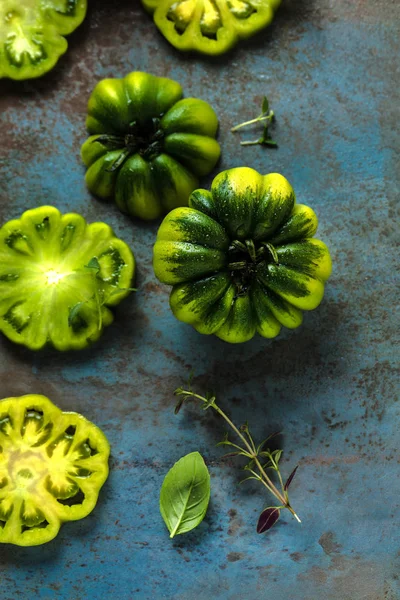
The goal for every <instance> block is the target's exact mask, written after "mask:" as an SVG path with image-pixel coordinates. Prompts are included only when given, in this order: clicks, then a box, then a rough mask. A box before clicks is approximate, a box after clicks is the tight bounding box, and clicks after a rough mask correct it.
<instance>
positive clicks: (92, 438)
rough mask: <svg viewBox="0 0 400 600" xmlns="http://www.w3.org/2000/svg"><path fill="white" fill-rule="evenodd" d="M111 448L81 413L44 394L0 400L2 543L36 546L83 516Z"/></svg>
mask: <svg viewBox="0 0 400 600" xmlns="http://www.w3.org/2000/svg"><path fill="white" fill-rule="evenodd" d="M109 454H110V446H109V443H108V441H107V438H106V437H105V435H104V434H103V432H102V431H101V430H100V429H99V428H98V427H97V426H96V425H94V424H93V423H91V422H90V421H88V420H87V419H85V417H83V416H82V415H80V414H78V413H74V412H62V411H61V410H60V409H59V408H57V406H55V405H54V404H53V403H52V402H51V401H50V400H49V399H48V398H46V397H45V396H40V395H35V394H30V395H27V396H21V397H19V398H6V399H4V400H1V401H0V543H8V544H16V545H18V546H37V545H39V544H44V543H46V542H49V541H50V540H52V539H53V538H54V537H55V536H56V535H57V533H58V531H59V529H60V526H61V524H62V523H64V522H66V521H76V520H78V519H83V518H84V517H86V516H87V515H88V514H89V513H90V512H91V511H92V510H93V509H94V507H95V506H96V502H97V499H98V495H99V491H100V489H101V487H102V485H103V484H104V482H105V481H106V479H107V476H108V458H109Z"/></svg>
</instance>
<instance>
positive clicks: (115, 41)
mask: <svg viewBox="0 0 400 600" xmlns="http://www.w3.org/2000/svg"><path fill="white" fill-rule="evenodd" d="M399 19H400V10H399V4H398V3H396V2H391V3H390V2H387V1H384V0H354V1H353V2H350V3H349V2H347V0H336V1H335V2H331V1H330V0H322V2H321V1H318V2H317V1H316V0H308V1H305V0H304V1H299V0H287V2H284V4H283V6H282V8H281V10H280V11H279V13H278V16H277V18H276V21H275V23H274V25H273V26H272V27H271V28H270V29H269V30H268V32H266V33H263V34H261V35H260V36H259V37H258V38H256V39H255V40H252V41H250V42H248V43H246V44H242V45H241V46H240V47H238V48H237V50H235V51H234V52H233V53H232V54H230V55H229V56H226V57H222V58H221V59H217V60H215V59H214V60H209V59H204V58H201V57H185V56H183V55H181V54H179V53H178V52H176V51H175V50H174V49H173V48H171V47H170V46H169V45H168V44H167V43H166V42H165V41H164V40H163V38H162V37H161V36H160V35H159V34H158V32H157V30H156V29H155V28H154V26H153V24H152V22H151V20H150V19H149V17H148V16H147V15H146V14H144V12H143V11H142V9H141V7H140V5H139V3H136V4H135V3H133V2H131V1H130V0H129V1H128V0H121V1H119V2H112V3H108V2H105V1H103V2H100V0H99V1H98V2H93V3H92V8H91V11H90V14H89V16H88V19H87V21H86V23H85V25H84V26H83V27H82V28H81V30H80V31H79V32H77V33H76V34H74V35H73V36H72V37H71V38H70V50H69V53H68V55H67V56H66V57H64V59H63V60H62V61H61V62H60V64H59V66H58V67H57V68H56V69H55V70H54V71H53V72H52V73H51V74H49V75H48V76H46V77H45V78H44V79H42V80H39V81H35V82H29V83H25V84H19V85H17V84H13V83H10V82H8V83H7V82H4V81H3V82H1V84H0V85H1V90H2V97H1V99H0V110H1V139H2V142H1V155H2V156H1V165H0V167H1V176H0V181H1V188H0V198H1V207H0V217H1V222H4V221H6V220H8V219H10V218H14V217H18V216H19V215H20V214H21V213H22V211H23V210H24V209H26V208H28V207H34V206H37V205H40V204H45V203H50V204H54V205H56V206H57V207H59V208H60V209H61V210H63V211H71V210H73V211H76V212H81V213H82V214H83V215H85V217H86V218H87V219H88V220H89V221H94V220H98V219H101V220H104V221H106V222H107V223H110V224H111V225H112V226H113V227H114V229H115V231H116V233H117V234H118V235H120V236H121V237H122V238H123V239H124V240H126V242H128V243H129V244H131V246H132V248H133V249H134V251H135V255H136V258H137V261H138V266H139V277H138V284H139V292H138V293H137V294H136V295H135V297H133V296H132V297H131V298H129V299H128V300H126V301H125V302H124V303H123V304H122V305H120V307H119V308H118V310H117V317H116V320H115V323H114V324H113V325H112V326H111V327H109V328H108V330H107V331H106V332H105V334H104V336H103V337H102V339H101V340H100V342H99V343H98V344H97V345H96V346H94V347H93V348H91V349H90V350H88V351H84V352H81V353H79V352H78V353H69V354H66V355H62V354H56V353H54V352H52V351H45V352H41V353H32V352H30V351H28V350H25V349H21V348H18V347H16V346H14V345H12V344H11V343H9V342H7V341H6V340H5V339H3V338H2V339H1V340H0V352H1V354H0V360H1V362H0V371H1V372H0V381H1V396H2V397H5V396H8V395H19V394H24V393H29V392H35V393H43V394H45V395H47V396H49V397H50V398H51V399H52V400H53V401H54V402H55V403H57V404H58V405H59V406H60V407H61V408H62V409H65V410H77V411H79V412H82V413H83V414H84V415H86V416H87V417H88V418H89V419H91V420H93V421H94V422H95V423H97V424H98V425H99V426H100V427H101V428H102V429H103V430H104V431H105V432H106V434H107V436H108V437H109V440H110V442H111V444H112V460H111V467H112V469H111V475H110V478H109V480H108V482H107V484H106V485H105V487H104V489H103V491H102V493H101V497H100V502H99V504H98V506H97V508H96V510H95V511H94V513H92V515H91V516H89V517H88V518H87V519H85V520H84V521H81V522H78V523H70V524H67V525H65V526H64V527H63V528H62V530H61V532H60V534H59V536H58V538H57V539H56V540H54V541H53V542H51V543H49V544H48V545H46V546H43V547H39V548H31V549H22V548H17V547H11V546H3V547H1V548H0V577H1V593H0V597H1V600H15V599H16V598H22V599H32V598H38V599H41V600H42V599H43V600H45V599H46V600H49V599H55V598H57V599H62V600H64V599H66V600H72V599H73V600H84V599H89V598H96V599H97V598H118V599H119V600H128V599H129V600H130V599H131V598H134V599H135V600H136V599H145V600H147V599H159V598H160V599H161V598H168V599H176V600H194V599H196V600H208V599H209V598H213V599H215V600H219V599H221V600H236V599H239V598H241V599H250V598H263V599H264V598H274V599H275V600H288V599H290V600H306V599H307V600H317V599H319V598H327V599H331V600H396V599H398V598H400V586H399V580H398V572H399V567H400V559H399V553H398V550H399V543H400V534H399V531H400V529H399V518H400V508H399V492H400V483H399V465H398V446H399V433H398V431H399V405H398V403H396V393H397V391H398V382H399V379H398V370H397V361H396V355H395V348H396V347H395V341H396V340H395V337H396V325H397V327H398V324H399V320H398V312H396V302H397V299H398V294H397V293H396V289H395V283H396V280H395V276H394V272H395V271H394V269H395V263H396V262H397V261H398V252H397V251H396V250H395V234H396V230H395V213H396V209H397V204H396V200H397V202H398V196H399V181H398V178H397V175H398V173H399V163H398V154H396V143H397V150H398V141H399V140H398V132H396V128H397V129H398V121H399V110H398V108H399V105H398V102H397V103H396V102H395V98H396V93H397V91H398V85H399V80H398V76H397V81H396V67H398V56H399ZM138 69H140V70H147V71H150V72H153V73H155V74H157V75H166V76H171V77H173V78H175V79H177V80H178V81H180V82H181V83H182V84H183V86H184V89H185V92H186V95H187V96H190V95H193V96H198V97H203V98H205V99H208V100H209V101H211V103H212V105H213V106H214V108H215V110H216V112H217V114H218V115H219V117H220V122H221V129H220V136H219V139H220V142H221V145H222V149H223V157H222V161H221V163H220V165H219V167H218V168H219V170H221V169H224V168H228V167H232V166H238V165H248V166H252V167H254V168H256V169H258V170H260V171H262V172H269V171H280V172H282V173H283V174H284V175H285V176H286V177H287V178H288V179H289V180H290V181H291V182H292V184H293V186H294V188H295V190H296V192H297V196H298V200H299V201H300V202H305V203H307V204H309V205H310V206H312V207H313V208H314V209H315V210H316V212H317V214H318V216H319V219H320V228H319V232H320V236H321V238H322V239H324V240H325V241H327V242H328V244H329V246H330V248H331V250H332V255H333V260H334V272H333V276H332V279H331V280H330V282H329V283H328V285H327V288H326V296H325V299H324V301H323V303H322V305H321V307H320V308H319V309H318V310H316V311H314V312H312V313H309V314H307V315H306V317H305V322H304V325H303V326H302V327H301V328H300V329H298V330H296V331H294V332H286V333H284V334H283V335H281V336H280V337H279V338H278V339H277V340H275V341H271V342H268V341H265V340H261V339H255V340H254V341H252V342H249V343H247V344H245V345H243V346H240V347H231V346H228V345H225V344H224V343H223V342H221V341H219V340H217V339H215V338H207V337H204V336H200V335H198V334H197V333H196V332H195V331H194V330H192V329H191V328H190V327H189V326H185V325H183V324H181V323H179V322H177V321H176V320H174V318H173V316H172V314H171V313H170V310H169V307H168V290H167V288H165V287H164V286H161V285H159V284H158V283H157V282H156V280H155V278H154V275H153V273H152V267H151V250H152V244H153V240H154V236H155V232H156V230H157V224H150V225H149V224H143V223H139V222H133V223H132V222H131V221H130V220H129V219H128V218H127V217H125V216H123V215H121V214H120V213H119V212H118V210H117V208H116V207H115V206H114V205H112V204H106V203H100V202H99V201H97V200H95V199H92V198H91V197H90V195H89V194H88V192H87V191H86V189H85V185H84V179H83V176H84V168H83V166H82V165H81V162H80V158H79V147H80V144H81V143H82V142H83V140H84V139H85V137H86V133H85V125H84V122H85V107H86V102H87V99H88V96H89V94H90V92H91V90H92V88H93V87H94V85H95V83H96V82H97V81H98V80H99V79H101V78H103V77H105V76H117V77H120V76H123V75H125V74H126V73H127V72H129V71H130V70H138ZM264 93H266V94H267V95H268V96H269V98H270V101H271V105H272V107H273V108H274V110H275V112H276V114H277V124H276V127H275V130H274V136H275V138H276V139H277V140H278V141H279V149H278V150H277V151H273V150H268V149H264V148H259V147H254V148H242V147H241V146H240V145H239V139H240V138H239V136H238V134H236V135H233V134H231V133H230V132H229V128H230V127H231V126H232V125H233V124H235V123H237V122H239V121H241V120H245V119H246V118H251V117H252V116H253V115H254V114H257V109H258V106H259V104H260V101H261V98H262V95H263V94H264ZM253 134H254V132H249V134H248V137H249V138H250V137H252V136H253ZM244 137H245V135H244ZM192 368H193V369H194V370H195V372H196V378H195V383H196V385H197V386H198V388H199V389H200V390H204V391H205V390H206V389H207V388H210V387H212V388H214V389H216V391H217V393H218V395H219V399H220V403H221V405H222V406H223V407H224V408H225V409H227V411H228V412H229V413H230V414H231V416H232V417H233V419H234V420H235V421H236V422H239V423H240V422H243V421H244V420H246V419H248V420H249V422H250V424H251V425H252V428H253V430H254V433H255V435H256V436H257V437H259V438H262V437H265V435H266V434H268V433H271V432H272V431H275V430H277V429H278V430H283V432H284V434H283V439H282V444H283V448H284V458H285V459H286V461H285V462H283V463H282V464H283V470H284V471H285V472H286V473H287V474H288V473H289V472H290V470H291V468H292V467H293V466H295V465H296V464H299V465H300V468H299V471H298V474H297V476H296V479H295V481H294V483H293V485H292V502H293V505H294V507H295V509H296V511H297V512H298V513H299V515H300V516H301V518H302V520H303V523H302V524H301V525H298V524H297V523H296V522H295V521H294V520H291V519H290V518H289V516H286V515H284V518H282V520H281V521H280V523H279V524H278V525H277V526H276V527H275V528H274V529H273V530H272V531H271V532H270V533H269V534H268V535H264V536H258V535H257V534H256V533H255V524H256V521H257V516H258V514H259V512H260V510H261V509H262V508H263V507H264V506H265V505H266V504H267V502H268V501H267V499H266V497H265V495H264V493H263V491H262V489H260V487H258V486H257V485H254V486H253V485H251V484H249V485H247V484H245V485H243V486H240V487H238V486H237V483H238V480H239V478H240V477H241V473H240V471H239V469H238V465H237V464H236V463H235V462H226V461H223V460H222V459H221V454H222V452H221V449H220V448H216V447H215V443H216V442H217V441H219V439H220V438H221V436H222V434H223V432H224V427H223V424H222V423H221V422H220V420H219V419H218V418H217V417H214V416H213V415H212V414H210V412H209V411H208V412H202V411H201V410H200V408H199V407H195V406H193V408H190V409H188V410H185V411H183V412H182V413H181V414H180V415H179V416H177V417H175V416H174V415H173V404H174V402H173V397H172V391H173V390H174V388H175V387H177V386H178V385H180V384H181V383H182V382H184V381H186V379H187V376H188V373H189V371H190V369H192ZM193 450H199V451H200V452H201V453H202V454H203V455H204V457H205V459H206V461H207V463H208V465H209V467H210V471H211V475H212V501H211V505H210V509H209V512H208V514H207V517H206V519H205V521H204V522H203V523H202V525H201V526H200V527H199V528H198V529H196V530H194V531H193V532H192V533H190V534H188V535H185V536H179V537H177V538H176V539H174V540H172V541H171V540H170V539H169V538H168V534H167V531H166V529H165V526H164V524H163V522H162V520H161V517H160V515H159V511H158V496H159V490H160V486H161V483H162V480H163V477H164V475H165V473H166V472H167V470H168V469H169V468H170V466H171V465H172V464H173V463H174V462H175V461H176V460H177V459H178V458H179V457H180V456H182V455H183V454H186V453H188V452H190V451H193Z"/></svg>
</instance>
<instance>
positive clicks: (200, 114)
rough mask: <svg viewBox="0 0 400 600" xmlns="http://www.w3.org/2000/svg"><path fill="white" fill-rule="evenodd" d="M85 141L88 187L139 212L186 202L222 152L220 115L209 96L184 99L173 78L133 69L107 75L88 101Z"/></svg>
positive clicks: (144, 214)
mask: <svg viewBox="0 0 400 600" xmlns="http://www.w3.org/2000/svg"><path fill="white" fill-rule="evenodd" d="M86 124H87V128H88V130H89V132H90V133H91V134H92V135H91V137H89V139H88V140H87V141H86V142H85V143H84V144H83V146H82V151H81V155H82V160H83V162H84V163H85V165H86V166H87V167H88V170H87V172H86V183H87V186H88V188H89V190H90V191H91V192H92V193H93V194H94V195H96V196H98V197H100V198H103V199H115V202H116V204H117V206H118V207H119V208H120V210H121V211H122V212H124V213H128V214H129V215H131V216H132V217H138V218H141V219H145V220H151V219H156V218H158V217H160V216H161V215H163V214H165V213H167V212H168V211H170V210H172V209H173V208H176V207H179V206H185V205H187V203H188V198H189V196H190V194H191V192H192V191H193V190H194V189H195V188H196V187H198V185H199V178H200V177H203V176H204V175H207V174H208V173H209V172H210V171H211V170H212V169H213V168H214V166H215V164H216V162H217V161H218V159H219V156H220V147H219V144H218V142H217V141H216V140H215V135H216V133H217V128H218V119H217V116H216V114H215V112H214V111H213V109H212V108H211V106H210V105H209V104H207V102H204V101H203V100H199V99H195V98H186V99H182V88H181V86H180V85H179V84H178V83H177V82H175V81H172V80H171V79H166V78H163V77H155V76H154V75H150V74H148V73H141V72H134V73H130V74H129V75H127V76H126V77H125V78H124V79H104V80H102V81H100V83H98V84H97V86H96V87H95V89H94V91H93V93H92V95H91V97H90V99H89V103H88V117H87V121H86Z"/></svg>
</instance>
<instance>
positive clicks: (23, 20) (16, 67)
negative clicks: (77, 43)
mask: <svg viewBox="0 0 400 600" xmlns="http://www.w3.org/2000/svg"><path fill="white" fill-rule="evenodd" d="M86 9H87V0H0V77H10V78H11V79H30V78H33V77H40V76H41V75H43V74H44V73H47V72H48V71H50V69H52V68H53V67H54V65H55V64H56V63H57V61H58V59H59V58H60V56H61V55H62V54H64V52H65V51H66V50H67V48H68V44H67V40H66V39H65V37H64V36H65V35H68V34H70V33H72V32H73V31H74V29H76V28H77V27H78V25H80V24H81V23H82V21H83V19H84V18H85V15H86Z"/></svg>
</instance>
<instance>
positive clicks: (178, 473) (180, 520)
mask: <svg viewBox="0 0 400 600" xmlns="http://www.w3.org/2000/svg"><path fill="white" fill-rule="evenodd" d="M209 500H210V474H209V472H208V469H207V467H206V465H205V462H204V460H203V458H202V456H201V454H199V452H191V453H190V454H187V455H186V456H184V457H183V458H181V459H180V460H178V462H176V463H175V464H174V466H173V467H172V469H170V471H169V472H168V473H167V475H166V477H165V479H164V482H163V484H162V487H161V493H160V512H161V516H162V518H163V519H164V522H165V524H166V526H167V527H168V530H169V532H170V537H171V538H173V537H174V536H175V535H179V534H181V533H187V532H188V531H191V530H192V529H194V528H195V527H197V525H199V524H200V523H201V521H202V520H203V519H204V516H205V514H206V512H207V508H208V503H209Z"/></svg>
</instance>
